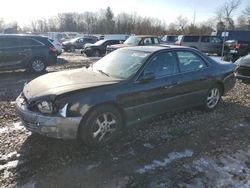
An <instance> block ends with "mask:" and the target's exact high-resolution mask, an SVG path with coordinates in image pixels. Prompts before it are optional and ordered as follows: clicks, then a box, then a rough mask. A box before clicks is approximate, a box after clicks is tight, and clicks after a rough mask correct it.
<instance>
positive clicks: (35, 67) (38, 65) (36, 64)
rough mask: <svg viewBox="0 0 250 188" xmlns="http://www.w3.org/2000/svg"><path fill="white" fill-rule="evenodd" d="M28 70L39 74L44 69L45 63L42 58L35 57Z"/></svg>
mask: <svg viewBox="0 0 250 188" xmlns="http://www.w3.org/2000/svg"><path fill="white" fill-rule="evenodd" d="M30 69H31V71H32V72H34V73H41V72H43V71H45V69H46V61H45V60H44V59H43V58H40V57H36V58H33V59H32V60H31V62H30Z"/></svg>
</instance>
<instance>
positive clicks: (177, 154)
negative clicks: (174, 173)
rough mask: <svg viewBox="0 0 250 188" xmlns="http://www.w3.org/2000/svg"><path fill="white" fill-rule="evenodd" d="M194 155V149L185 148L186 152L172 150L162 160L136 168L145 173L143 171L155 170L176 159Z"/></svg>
mask: <svg viewBox="0 0 250 188" xmlns="http://www.w3.org/2000/svg"><path fill="white" fill-rule="evenodd" d="M192 155H193V151H192V150H185V151H184V152H172V153H169V154H168V157H167V158H165V159H163V160H162V161H159V160H153V162H152V163H151V164H148V165H145V166H144V167H143V168H140V169H138V170H136V172H138V173H140V174H143V173H147V172H150V171H154V170H156V169H157V168H160V167H165V166H167V165H168V164H169V163H171V162H173V161H175V160H178V159H182V158H186V157H191V156H192Z"/></svg>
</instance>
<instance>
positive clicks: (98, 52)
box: [81, 40, 124, 57]
mask: <svg viewBox="0 0 250 188" xmlns="http://www.w3.org/2000/svg"><path fill="white" fill-rule="evenodd" d="M122 42H124V41H121V40H99V41H97V42H96V43H95V44H85V46H84V49H83V50H82V51H81V53H85V54H86V55H87V56H94V57H100V56H102V55H104V54H106V48H107V46H108V45H113V44H120V43H122Z"/></svg>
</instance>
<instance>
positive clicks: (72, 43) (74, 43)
mask: <svg viewBox="0 0 250 188" xmlns="http://www.w3.org/2000/svg"><path fill="white" fill-rule="evenodd" d="M96 41H97V38H96V37H78V38H74V39H71V40H69V41H65V42H63V43H62V48H63V50H64V51H70V52H74V51H75V49H83V48H84V45H85V44H87V43H91V44H93V43H95V42H96Z"/></svg>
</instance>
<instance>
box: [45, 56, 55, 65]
mask: <svg viewBox="0 0 250 188" xmlns="http://www.w3.org/2000/svg"><path fill="white" fill-rule="evenodd" d="M47 64H48V65H53V64H57V55H50V56H49V57H48V60H47Z"/></svg>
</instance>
